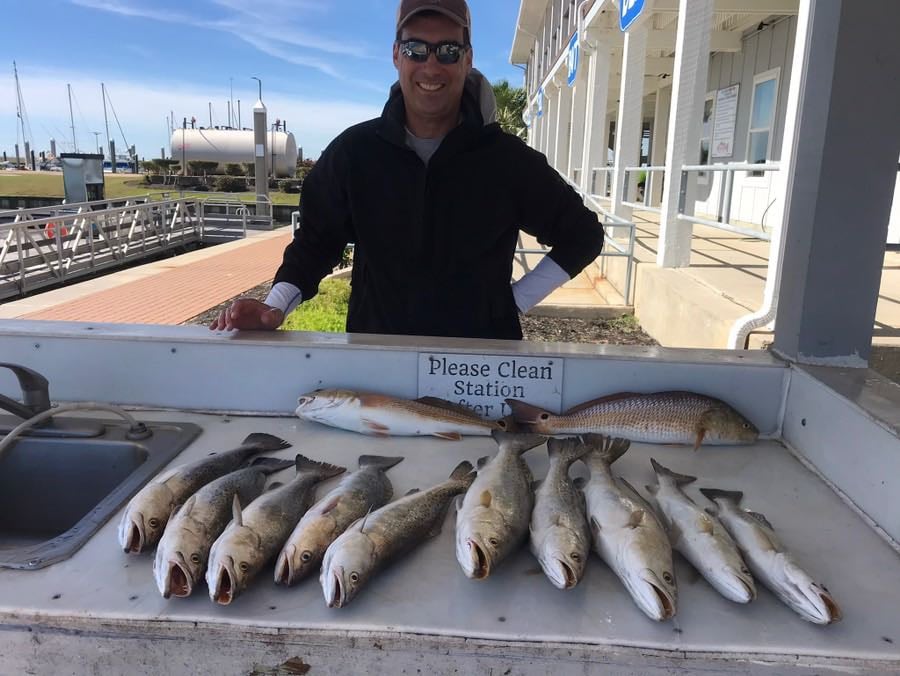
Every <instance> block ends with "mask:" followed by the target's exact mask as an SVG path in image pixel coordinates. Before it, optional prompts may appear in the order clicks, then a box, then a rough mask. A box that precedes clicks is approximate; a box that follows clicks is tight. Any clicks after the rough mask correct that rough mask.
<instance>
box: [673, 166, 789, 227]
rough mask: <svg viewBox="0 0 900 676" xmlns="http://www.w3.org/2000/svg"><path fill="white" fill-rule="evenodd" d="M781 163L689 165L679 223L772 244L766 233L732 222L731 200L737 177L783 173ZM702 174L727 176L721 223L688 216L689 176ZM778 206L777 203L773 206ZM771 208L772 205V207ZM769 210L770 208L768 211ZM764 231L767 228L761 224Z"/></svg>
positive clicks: (721, 196) (721, 195) (722, 189)
mask: <svg viewBox="0 0 900 676" xmlns="http://www.w3.org/2000/svg"><path fill="white" fill-rule="evenodd" d="M780 170H781V163H779V162H764V163H763V162H761V163H758V164H754V163H749V162H734V163H722V164H697V165H685V166H683V167H682V168H681V190H680V192H679V196H678V215H677V219H678V220H680V221H685V222H688V223H697V224H699V225H705V226H708V227H711V228H717V229H719V230H724V231H725V232H731V233H734V234H736V235H743V236H744V237H753V238H755V239H759V240H762V241H765V242H768V241H771V239H772V237H771V235H770V234H769V233H767V232H765V231H764V230H762V231H760V230H754V229H751V228H745V227H742V226H739V225H734V224H733V223H732V222H731V200H732V194H733V193H734V175H735V173H737V172H739V171H742V172H753V173H756V172H759V173H766V172H772V171H780ZM699 172H703V173H706V172H711V173H712V172H724V173H725V179H724V180H723V181H722V182H721V186H720V188H719V214H718V219H717V220H712V219H709V218H703V217H701V216H695V215H693V214H686V213H685V206H686V201H687V190H688V175H689V174H691V173H699ZM773 203H774V202H773ZM769 206H771V204H770V205H769ZM767 210H768V208H767ZM760 225H761V227H763V228H764V227H765V226H764V225H762V224H760Z"/></svg>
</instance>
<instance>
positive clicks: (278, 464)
mask: <svg viewBox="0 0 900 676" xmlns="http://www.w3.org/2000/svg"><path fill="white" fill-rule="evenodd" d="M293 464H294V461H293V460H282V459H281V458H254V459H253V462H251V463H250V467H253V468H254V469H258V470H259V471H260V472H262V473H263V474H274V473H275V472H280V471H281V470H283V469H287V468H288V467H290V466H292V465H293Z"/></svg>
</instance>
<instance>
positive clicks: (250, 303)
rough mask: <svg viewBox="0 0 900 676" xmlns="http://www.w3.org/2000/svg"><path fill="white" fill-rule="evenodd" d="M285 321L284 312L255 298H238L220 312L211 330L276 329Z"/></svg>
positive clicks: (210, 326)
mask: <svg viewBox="0 0 900 676" xmlns="http://www.w3.org/2000/svg"><path fill="white" fill-rule="evenodd" d="M283 321H284V312H282V311H281V310H279V309H278V308H274V307H272V306H270V305H266V304H265V303H263V302H261V301H258V300H256V299H254V298H238V299H237V300H236V301H234V302H233V303H232V304H231V305H230V306H228V307H227V308H225V309H224V310H222V311H221V312H220V313H219V316H218V317H216V318H215V319H214V320H213V321H212V323H211V324H210V325H209V330H210V331H233V330H235V329H238V330H243V331H274V330H275V329H277V328H278V327H279V326H281V323H282V322H283Z"/></svg>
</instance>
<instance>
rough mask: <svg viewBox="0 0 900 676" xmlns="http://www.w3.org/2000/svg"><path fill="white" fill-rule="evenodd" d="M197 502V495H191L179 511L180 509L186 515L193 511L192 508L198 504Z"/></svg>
mask: <svg viewBox="0 0 900 676" xmlns="http://www.w3.org/2000/svg"><path fill="white" fill-rule="evenodd" d="M196 504H197V496H196V495H192V496H191V497H189V498H188V500H187V502H185V503H184V504H183V505H182V506H181V509H180V510H178V511H179V512H180V513H181V514H185V515H187V514H190V513H191V510H192V509H193V508H194V505H196Z"/></svg>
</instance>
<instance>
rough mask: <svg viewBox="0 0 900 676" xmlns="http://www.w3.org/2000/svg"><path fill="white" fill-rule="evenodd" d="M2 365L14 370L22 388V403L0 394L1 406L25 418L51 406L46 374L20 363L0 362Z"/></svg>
mask: <svg viewBox="0 0 900 676" xmlns="http://www.w3.org/2000/svg"><path fill="white" fill-rule="evenodd" d="M0 367H3V368H8V369H9V370H10V371H12V372H13V373H14V374H15V375H16V378H18V379H19V387H21V388H22V403H19V402H18V401H16V400H15V399H10V398H9V397H7V396H4V395H2V394H0V408H3V409H6V410H7V411H9V412H10V413H12V414H14V415H17V416H19V417H20V418H23V419H25V420H28V419H29V418H31V417H33V416H35V415H37V414H38V413H42V412H44V411H46V410H48V409H49V408H50V382H49V381H48V380H47V379H46V378H45V377H44V376H42V375H41V374H40V373H38V372H37V371H33V370H31V369H30V368H26V367H24V366H19V365H18V364H9V363H5V362H0Z"/></svg>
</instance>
